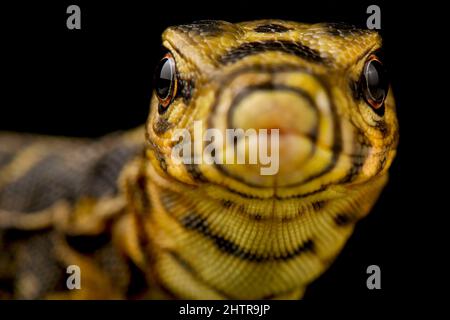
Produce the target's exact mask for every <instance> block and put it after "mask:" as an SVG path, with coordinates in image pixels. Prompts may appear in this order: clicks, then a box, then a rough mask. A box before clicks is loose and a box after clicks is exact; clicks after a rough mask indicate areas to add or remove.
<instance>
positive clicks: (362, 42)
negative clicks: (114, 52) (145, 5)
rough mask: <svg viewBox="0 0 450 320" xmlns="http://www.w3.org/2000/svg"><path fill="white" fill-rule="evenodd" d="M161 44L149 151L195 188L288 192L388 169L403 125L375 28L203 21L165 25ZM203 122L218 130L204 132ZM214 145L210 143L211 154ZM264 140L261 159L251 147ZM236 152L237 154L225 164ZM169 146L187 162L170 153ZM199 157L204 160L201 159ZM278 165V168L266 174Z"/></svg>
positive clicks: (365, 177) (156, 164) (152, 157)
mask: <svg viewBox="0 0 450 320" xmlns="http://www.w3.org/2000/svg"><path fill="white" fill-rule="evenodd" d="M162 40H163V47H164V49H165V53H164V54H163V57H162V59H161V61H160V63H159V65H158V67H157V70H156V74H155V90H154V94H153V98H152V102H151V108H150V109H151V110H150V116H149V118H148V122H147V126H146V131H147V142H148V144H149V148H148V151H147V154H148V157H149V158H150V160H151V162H152V164H153V167H155V168H156V169H157V170H159V171H160V172H161V173H162V174H166V175H169V176H171V177H173V178H175V179H177V180H179V181H182V182H184V183H188V184H193V185H196V184H200V183H204V182H207V183H213V184H218V185H223V186H226V187H227V188H230V189H233V190H235V191H238V192H241V193H244V194H252V195H255V194H257V195H258V196H261V197H270V196H273V195H274V192H276V193H277V195H278V196H280V197H289V196H296V195H301V194H305V193H308V192H311V191H313V190H317V189H318V188H320V187H323V186H326V185H330V184H340V183H346V182H355V183H356V182H364V181H367V180H369V179H371V178H373V177H375V176H378V175H382V174H383V173H385V172H386V170H387V169H388V168H389V166H390V163H391V162H392V159H393V157H394V154H395V149H396V144H397V140H398V124H397V119H396V112H395V105H394V98H393V95H392V92H391V90H390V89H389V82H388V79H387V76H386V72H385V68H384V64H383V59H382V56H381V54H380V52H381V51H380V50H381V38H380V36H379V35H378V33H377V32H374V31H370V30H360V29H356V28H354V27H349V26H345V25H340V24H301V23H296V22H286V21H279V20H260V21H252V22H243V23H237V24H232V23H228V22H224V21H209V20H208V21H199V22H197V23H193V24H189V25H180V26H175V27H170V28H168V29H167V30H166V31H165V32H164V33H163V36H162ZM196 129H201V133H202V135H201V136H198V135H197V134H196V132H195V131H196ZM207 129H213V130H212V131H210V132H212V134H210V135H209V136H208V135H207V138H206V139H205V136H204V133H205V132H208V130H207ZM230 129H232V131H229V130H230ZM233 130H234V131H233ZM180 132H188V133H189V137H190V138H192V139H197V140H198V139H199V137H201V138H200V140H202V141H200V142H199V141H197V142H196V141H192V144H190V145H189V146H188V149H186V148H181V149H180V148H179V147H180V145H183V143H184V142H186V141H185V140H186V139H187V136H186V135H184V134H180ZM230 132H231V134H234V136H233V137H232V139H228V137H229V136H230ZM249 132H250V133H255V132H256V133H257V135H255V136H251V135H250V134H249V135H246V133H249ZM260 132H263V133H264V134H265V136H263V135H259V133H260ZM216 134H217V135H216ZM219 134H222V138H218V136H219ZM230 141H232V142H233V145H232V146H230V145H227V143H226V142H230ZM252 142H253V143H255V144H253V145H252V144H251V143H252ZM207 145H210V146H213V147H214V148H213V149H211V148H210V149H209V150H210V151H212V150H213V151H212V152H210V153H208V154H209V155H210V158H209V159H205V156H204V155H205V153H204V151H205V148H206V147H207ZM184 146H186V145H184ZM241 146H242V149H240V147H241ZM262 146H264V147H265V148H266V149H267V150H266V151H267V152H266V156H267V157H266V162H265V163H263V161H262V160H261V157H260V155H261V154H260V153H257V152H256V151H257V150H260V149H262ZM177 148H178V149H177ZM231 149H232V150H234V151H236V152H235V153H231V154H232V159H233V161H227V159H228V160H229V158H227V157H228V154H227V151H230V150H231ZM186 150H188V151H192V152H188V153H189V154H188V155H187V154H186V153H187V152H186ZM237 150H241V151H245V156H244V158H243V159H244V163H242V162H241V163H238V161H237V155H238V151H237ZM174 151H177V152H178V153H180V151H181V156H182V159H184V160H186V159H188V160H189V161H181V162H180V161H179V159H174ZM251 152H256V154H257V161H256V162H254V161H253V162H251V161H250V156H249V154H250V153H251ZM199 154H202V155H203V158H201V157H202V156H200V158H201V159H200V160H199V161H196V160H194V158H195V156H196V155H197V156H198V155H199ZM269 156H270V158H269ZM211 159H212V161H211ZM176 160H177V161H176ZM218 160H220V161H218ZM241 160H242V159H241ZM267 160H271V161H274V163H268V162H267ZM275 162H276V163H275ZM271 165H274V166H275V167H274V168H275V171H273V172H272V174H261V173H262V169H263V168H266V169H267V168H268V167H270V166H271ZM274 190H276V191H274Z"/></svg>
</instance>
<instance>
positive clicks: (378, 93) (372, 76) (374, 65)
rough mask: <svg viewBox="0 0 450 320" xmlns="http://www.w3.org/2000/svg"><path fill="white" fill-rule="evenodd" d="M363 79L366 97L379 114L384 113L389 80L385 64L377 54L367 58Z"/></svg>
mask: <svg viewBox="0 0 450 320" xmlns="http://www.w3.org/2000/svg"><path fill="white" fill-rule="evenodd" d="M361 80H362V84H363V88H362V90H363V94H364V99H365V100H366V102H367V103H368V104H369V105H370V106H371V107H372V109H373V110H374V111H375V112H376V113H377V114H379V115H382V114H383V112H384V100H385V99H386V96H387V93H388V90H389V81H388V78H387V74H386V70H385V68H384V66H383V64H382V63H381V61H380V60H378V58H377V57H376V56H371V57H370V58H369V59H368V60H367V62H366V64H365V65H364V71H363V75H362V79H361Z"/></svg>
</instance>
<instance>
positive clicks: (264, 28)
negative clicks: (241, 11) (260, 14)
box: [254, 23, 292, 33]
mask: <svg viewBox="0 0 450 320" xmlns="http://www.w3.org/2000/svg"><path fill="white" fill-rule="evenodd" d="M289 30H292V29H291V28H288V27H285V26H282V25H281V24H276V23H270V24H265V25H261V26H257V27H256V28H255V29H254V31H255V32H258V33H277V32H280V33H281V32H287V31H289Z"/></svg>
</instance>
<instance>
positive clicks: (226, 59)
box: [219, 40, 327, 64]
mask: <svg viewBox="0 0 450 320" xmlns="http://www.w3.org/2000/svg"><path fill="white" fill-rule="evenodd" d="M267 51H281V52H285V53H288V54H292V55H295V56H297V57H300V58H303V59H305V60H308V61H311V62H317V63H326V62H327V61H326V60H325V59H324V58H322V57H321V56H320V52H318V51H317V50H314V49H312V48H309V47H307V46H305V45H303V44H301V43H298V42H292V41H284V40H280V41H264V42H248V43H244V44H242V45H240V46H239V47H236V48H234V49H231V50H230V51H229V52H228V53H226V54H225V55H223V56H222V57H220V58H219V62H220V63H222V64H229V63H233V62H236V61H238V60H240V59H242V58H245V57H247V56H250V55H254V54H258V53H262V52H267Z"/></svg>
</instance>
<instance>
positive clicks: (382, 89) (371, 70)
mask: <svg viewBox="0 0 450 320" xmlns="http://www.w3.org/2000/svg"><path fill="white" fill-rule="evenodd" d="M366 79H367V87H368V89H369V93H370V96H371V97H372V99H373V100H375V101H382V100H383V99H384V98H385V95H386V76H385V72H384V69H383V66H382V65H381V64H380V63H379V62H377V61H371V62H370V63H369V65H368V66H367V72H366Z"/></svg>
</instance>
